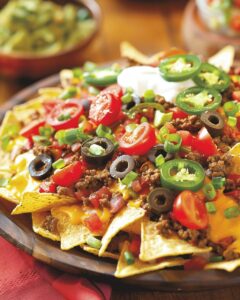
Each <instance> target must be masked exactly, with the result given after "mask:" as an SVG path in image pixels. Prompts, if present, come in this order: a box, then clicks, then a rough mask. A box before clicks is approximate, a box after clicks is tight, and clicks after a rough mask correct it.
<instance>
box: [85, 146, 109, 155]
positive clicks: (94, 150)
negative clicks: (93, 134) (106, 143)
mask: <svg viewBox="0 0 240 300" xmlns="http://www.w3.org/2000/svg"><path fill="white" fill-rule="evenodd" d="M88 150H89V152H90V153H91V154H92V155H96V156H100V155H103V154H104V153H105V152H106V150H105V149H104V148H103V147H102V146H100V145H97V144H92V145H91V146H90V147H89V149H88Z"/></svg>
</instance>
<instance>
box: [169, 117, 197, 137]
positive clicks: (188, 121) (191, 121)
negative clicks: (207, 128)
mask: <svg viewBox="0 0 240 300" xmlns="http://www.w3.org/2000/svg"><path fill="white" fill-rule="evenodd" d="M171 124H172V125H173V126H174V127H175V128H176V129H177V130H187V131H190V132H191V133H195V132H198V131H199V130H200V129H201V128H202V122H201V120H200V118H199V117H198V116H196V115H192V116H188V117H187V118H184V119H179V118H177V119H175V120H172V121H171Z"/></svg>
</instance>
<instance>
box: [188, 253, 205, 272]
mask: <svg viewBox="0 0 240 300" xmlns="http://www.w3.org/2000/svg"><path fill="white" fill-rule="evenodd" d="M207 263H208V261H207V259H206V258H205V257H203V256H194V257H193V258H191V259H189V260H187V261H186V262H185V264H184V270H186V271H194V270H196V271H197V270H202V269H204V267H205V266H206V264H207Z"/></svg>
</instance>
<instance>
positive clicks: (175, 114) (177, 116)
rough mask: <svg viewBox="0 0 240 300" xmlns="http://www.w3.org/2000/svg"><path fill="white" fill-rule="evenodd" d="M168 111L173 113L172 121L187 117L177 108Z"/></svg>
mask: <svg viewBox="0 0 240 300" xmlns="http://www.w3.org/2000/svg"><path fill="white" fill-rule="evenodd" d="M169 111H170V112H172V113H173V119H174V120H175V119H185V118H187V117H188V116H189V115H188V114H187V113H186V112H185V111H183V110H181V109H180V108H178V107H172V108H170V109H169Z"/></svg>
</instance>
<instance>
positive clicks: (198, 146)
mask: <svg viewBox="0 0 240 300" xmlns="http://www.w3.org/2000/svg"><path fill="white" fill-rule="evenodd" d="M192 149H193V150H195V151H197V152H198V153H200V154H202V155H204V156H206V157H208V156H211V155H216V154H217V146H216V145H215V143H214V141H213V139H212V137H211V135H210V134H209V133H208V131H207V129H206V128H205V127H203V128H202V129H201V130H200V131H199V132H198V135H197V137H196V138H195V139H194V140H193V143H192Z"/></svg>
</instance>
